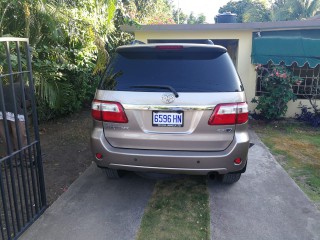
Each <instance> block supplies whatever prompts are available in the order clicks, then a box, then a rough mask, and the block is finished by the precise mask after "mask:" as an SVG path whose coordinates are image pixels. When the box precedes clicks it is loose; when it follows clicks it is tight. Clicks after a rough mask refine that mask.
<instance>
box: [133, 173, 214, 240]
mask: <svg viewBox="0 0 320 240" xmlns="http://www.w3.org/2000/svg"><path fill="white" fill-rule="evenodd" d="M137 239H138V240H152V239H157V240H164V239H168V240H169V239H170V240H174V239H179V240H182V239H190V240H191V239H197V240H198V239H199V240H201V239H203V240H208V239H210V209H209V194H208V190H207V178H206V177H202V176H201V177H199V176H190V177H185V178H182V179H176V180H165V181H158V182H157V184H156V186H155V189H154V192H153V194H152V197H151V199H150V201H149V204H148V206H147V208H146V210H145V213H144V216H143V218H142V222H141V226H140V230H139V232H138V236H137Z"/></svg>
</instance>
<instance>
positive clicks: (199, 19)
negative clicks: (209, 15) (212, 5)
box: [187, 12, 206, 24]
mask: <svg viewBox="0 0 320 240" xmlns="http://www.w3.org/2000/svg"><path fill="white" fill-rule="evenodd" d="M205 21H206V16H205V15H204V14H203V13H200V14H199V15H198V16H194V14H193V12H191V13H190V15H189V17H188V19H187V23H188V24H203V23H205Z"/></svg>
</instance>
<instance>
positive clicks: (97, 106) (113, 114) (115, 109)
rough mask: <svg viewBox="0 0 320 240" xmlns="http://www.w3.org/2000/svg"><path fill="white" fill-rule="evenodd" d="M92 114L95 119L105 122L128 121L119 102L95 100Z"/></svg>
mask: <svg viewBox="0 0 320 240" xmlns="http://www.w3.org/2000/svg"><path fill="white" fill-rule="evenodd" d="M91 115H92V117H93V118H94V119H95V120H98V121H104V122H115V123H127V122H128V118H127V115H126V113H125V112H124V110H123V107H122V105H121V104H120V103H118V102H110V101H101V100H93V102H92V105H91Z"/></svg>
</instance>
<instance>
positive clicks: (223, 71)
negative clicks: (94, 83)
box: [100, 50, 243, 92]
mask: <svg viewBox="0 0 320 240" xmlns="http://www.w3.org/2000/svg"><path fill="white" fill-rule="evenodd" d="M141 85H169V86H172V87H173V88H174V89H175V90H176V91H177V92H235V91H242V90H243V89H242V85H241V82H240V79H239V77H238V74H237V72H236V70H235V69H234V66H233V63H232V61H231V60H230V57H229V56H228V54H227V53H221V52H212V51H211V52H210V51H202V52H185V51H172V50H171V51H147V52H121V53H118V54H117V55H116V56H115V58H114V60H113V61H112V63H111V64H110V66H109V67H108V69H107V71H106V73H105V74H104V76H103V79H102V81H101V83H100V89H105V90H118V91H148V92H150V91H166V90H163V89H150V88H132V86H141Z"/></svg>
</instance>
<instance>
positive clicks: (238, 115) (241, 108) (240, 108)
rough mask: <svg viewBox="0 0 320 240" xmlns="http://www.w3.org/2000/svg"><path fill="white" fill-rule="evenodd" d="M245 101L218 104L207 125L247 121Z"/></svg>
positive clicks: (247, 114)
mask: <svg viewBox="0 0 320 240" xmlns="http://www.w3.org/2000/svg"><path fill="white" fill-rule="evenodd" d="M248 116H249V111H248V104H247V103H226V104H218V105H217V106H216V107H215V109H214V110H213V113H212V115H211V117H210V119H209V122H208V124H209V125H233V124H242V123H245V122H247V121H248Z"/></svg>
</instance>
